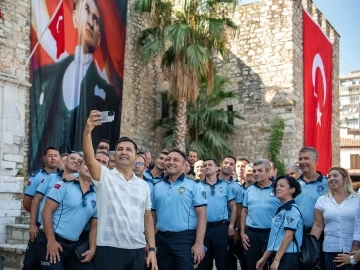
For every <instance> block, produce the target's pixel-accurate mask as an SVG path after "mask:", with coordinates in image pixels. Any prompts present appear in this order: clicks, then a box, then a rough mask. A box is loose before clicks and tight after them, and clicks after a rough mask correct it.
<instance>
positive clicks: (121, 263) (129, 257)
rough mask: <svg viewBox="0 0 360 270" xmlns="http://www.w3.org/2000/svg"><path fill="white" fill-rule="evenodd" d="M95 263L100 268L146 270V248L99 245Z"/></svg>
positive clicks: (102, 269) (103, 269) (101, 269)
mask: <svg viewBox="0 0 360 270" xmlns="http://www.w3.org/2000/svg"><path fill="white" fill-rule="evenodd" d="M94 265H95V269H98V270H105V269H109V270H110V269H116V270H144V265H145V248H139V249H124V248H115V247H106V246H97V247H96V253H95V258H94Z"/></svg>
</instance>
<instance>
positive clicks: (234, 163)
mask: <svg viewBox="0 0 360 270" xmlns="http://www.w3.org/2000/svg"><path fill="white" fill-rule="evenodd" d="M225 158H231V159H233V160H234V164H235V163H236V158H234V157H233V156H225V157H224V158H223V160H222V161H224V160H225Z"/></svg>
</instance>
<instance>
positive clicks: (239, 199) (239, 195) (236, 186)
mask: <svg viewBox="0 0 360 270" xmlns="http://www.w3.org/2000/svg"><path fill="white" fill-rule="evenodd" d="M219 179H220V180H223V181H225V182H226V183H227V184H228V185H229V186H230V188H231V190H232V192H233V193H234V196H235V202H236V204H242V203H243V201H244V195H243V190H242V188H241V183H240V182H239V181H238V180H234V179H230V180H225V179H221V178H219ZM228 212H229V215H228V219H229V220H230V219H231V208H230V205H229V204H228Z"/></svg>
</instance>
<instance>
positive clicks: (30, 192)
mask: <svg viewBox="0 0 360 270" xmlns="http://www.w3.org/2000/svg"><path fill="white" fill-rule="evenodd" d="M58 172H59V171H58ZM58 172H51V173H48V172H47V171H45V167H44V168H42V169H40V170H37V171H36V172H34V173H33V174H31V176H30V178H29V180H28V181H27V183H26V188H25V195H27V196H30V197H35V194H36V189H37V188H38V186H39V185H40V183H41V182H44V180H45V178H47V177H48V176H49V175H52V174H57V173H58Z"/></svg>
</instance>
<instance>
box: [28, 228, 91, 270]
mask: <svg viewBox="0 0 360 270" xmlns="http://www.w3.org/2000/svg"><path fill="white" fill-rule="evenodd" d="M55 239H56V241H57V242H58V243H59V244H60V245H61V247H62V249H63V251H62V252H60V262H56V263H50V260H49V259H48V260H46V251H47V239H46V235H45V233H44V231H39V233H38V235H37V237H36V241H35V242H36V249H37V256H38V258H39V260H40V265H41V267H42V269H44V270H45V269H55V270H65V269H66V270H78V269H79V270H94V266H93V264H92V263H91V262H90V263H81V262H80V261H79V259H78V257H77V256H76V253H75V248H76V247H77V246H78V245H79V244H80V241H76V242H73V241H68V240H66V239H64V238H62V237H60V236H59V235H57V234H55Z"/></svg>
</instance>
